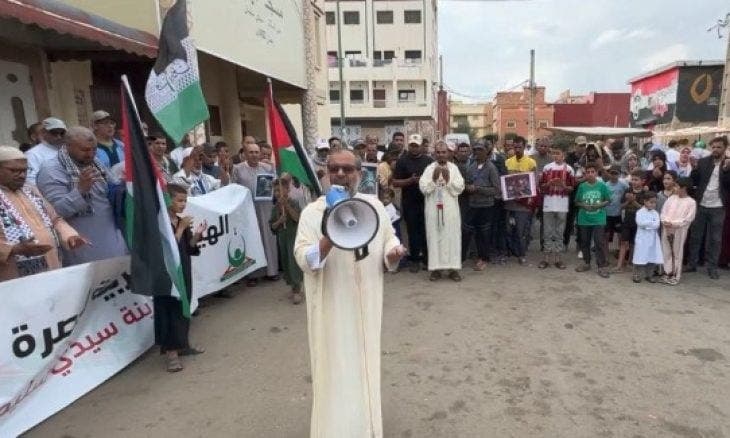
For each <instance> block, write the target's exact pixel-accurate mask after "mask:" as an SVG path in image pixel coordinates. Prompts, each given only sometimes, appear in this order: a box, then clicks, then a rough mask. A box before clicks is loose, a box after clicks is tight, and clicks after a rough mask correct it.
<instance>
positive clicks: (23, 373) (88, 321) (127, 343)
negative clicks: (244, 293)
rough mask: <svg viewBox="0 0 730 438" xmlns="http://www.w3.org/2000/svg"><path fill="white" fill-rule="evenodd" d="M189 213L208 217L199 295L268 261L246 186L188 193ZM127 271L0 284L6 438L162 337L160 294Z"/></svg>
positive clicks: (107, 265)
mask: <svg viewBox="0 0 730 438" xmlns="http://www.w3.org/2000/svg"><path fill="white" fill-rule="evenodd" d="M185 213H186V214H189V215H191V216H193V217H194V219H195V220H194V223H195V224H197V223H200V222H202V221H204V220H205V221H206V222H207V223H208V227H207V228H206V230H205V232H204V233H203V240H202V241H201V242H200V243H199V246H200V249H201V254H200V256H198V257H193V259H192V270H193V295H194V297H196V298H197V297H202V296H205V295H207V294H210V293H213V292H216V291H219V290H221V289H222V288H224V287H226V286H228V285H229V284H231V283H233V282H235V281H237V280H239V279H240V278H242V277H243V276H245V275H246V274H248V273H250V272H252V271H254V270H256V269H258V268H261V267H265V266H266V258H265V255H264V250H263V245H262V243H261V235H260V233H259V228H258V224H257V221H256V212H255V210H254V205H253V200H252V198H251V192H250V191H249V190H248V189H247V188H245V187H242V186H239V185H235V184H234V185H231V186H226V187H223V188H221V189H219V190H216V191H215V192H212V193H209V194H207V195H203V196H198V197H191V198H188V205H187V208H186V210H185ZM129 279H130V276H129V257H119V258H115V259H110V260H104V261H99V262H93V263H88V264H85V265H79V266H72V267H70V268H64V269H58V270H55V271H50V272H45V273H43V274H38V275H33V276H30V277H24V278H19V279H15V280H11V281H5V282H0V296H1V297H2V298H3V300H4V305H3V306H0V351H2V354H1V355H0V437H11V436H16V435H19V434H20V433H22V432H24V431H26V430H28V429H30V428H31V427H33V426H35V425H36V424H38V423H40V422H41V421H43V420H45V419H46V418H48V417H50V416H51V415H53V414H55V413H56V412H58V411H60V410H61V409H63V408H64V407H66V406H68V405H69V404H71V403H72V402H73V401H74V400H76V399H78V398H79V397H81V396H82V395H84V394H86V393H87V392H89V391H91V390H92V389H94V388H95V387H96V386H98V385H100V384H101V383H103V382H104V381H105V380H107V379H109V378H110V377H112V376H113V375H114V374H116V373H117V372H119V371H120V370H122V369H123V368H124V367H126V366H127V365H128V364H130V363H131V362H132V361H133V360H135V359H136V358H137V357H139V356H140V355H141V354H142V353H144V352H145V351H146V350H148V349H149V348H150V347H151V346H152V345H153V344H154V322H153V305H152V299H151V298H150V297H144V296H141V295H134V294H132V293H131V292H130V289H129ZM193 301H194V304H193V306H195V303H196V301H197V300H193Z"/></svg>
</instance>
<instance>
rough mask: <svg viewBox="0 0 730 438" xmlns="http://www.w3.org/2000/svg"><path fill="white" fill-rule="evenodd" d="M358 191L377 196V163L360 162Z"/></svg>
mask: <svg viewBox="0 0 730 438" xmlns="http://www.w3.org/2000/svg"><path fill="white" fill-rule="evenodd" d="M358 192H360V193H362V194H364V195H373V196H378V165H377V164H375V163H363V164H362V176H361V177H360V186H359V188H358Z"/></svg>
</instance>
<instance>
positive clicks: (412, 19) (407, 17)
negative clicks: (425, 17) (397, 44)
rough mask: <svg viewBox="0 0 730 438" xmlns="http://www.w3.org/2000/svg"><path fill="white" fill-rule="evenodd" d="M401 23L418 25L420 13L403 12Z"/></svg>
mask: <svg viewBox="0 0 730 438" xmlns="http://www.w3.org/2000/svg"><path fill="white" fill-rule="evenodd" d="M403 22H404V23H406V24H419V23H420V22H421V11H419V10H414V11H403Z"/></svg>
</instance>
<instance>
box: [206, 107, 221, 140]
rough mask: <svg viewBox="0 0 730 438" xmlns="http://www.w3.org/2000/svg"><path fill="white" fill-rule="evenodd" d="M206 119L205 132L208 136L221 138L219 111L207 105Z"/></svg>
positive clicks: (217, 108) (218, 108)
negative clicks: (208, 116) (207, 115)
mask: <svg viewBox="0 0 730 438" xmlns="http://www.w3.org/2000/svg"><path fill="white" fill-rule="evenodd" d="M208 114H210V118H208V120H207V122H206V125H207V126H206V128H207V129H206V131H208V132H207V134H208V135H215V136H219V137H220V136H221V135H223V125H222V123H221V109H220V107H218V106H216V105H208Z"/></svg>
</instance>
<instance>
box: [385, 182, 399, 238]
mask: <svg viewBox="0 0 730 438" xmlns="http://www.w3.org/2000/svg"><path fill="white" fill-rule="evenodd" d="M381 193H382V195H381V196H380V200H381V202H382V203H383V205H384V206H385V211H386V212H388V217H390V224H391V225H392V226H393V230H394V231H395V235H396V237H397V238H398V239H400V238H401V236H400V213H399V212H398V208H397V207H396V206H395V204H393V199H394V198H395V191H394V190H393V189H385V190H383V191H382V192H381Z"/></svg>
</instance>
